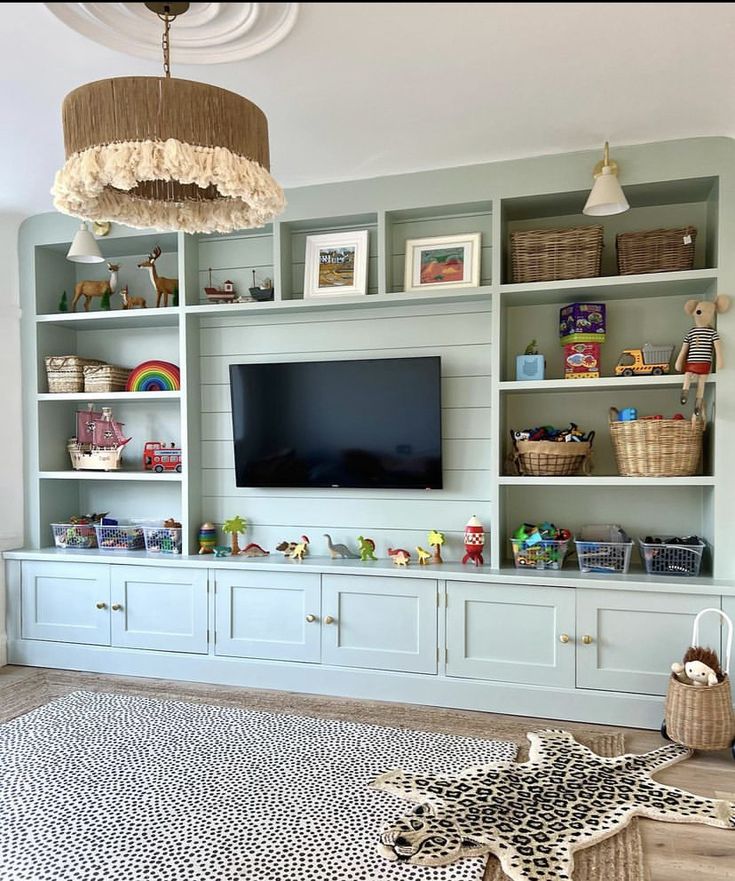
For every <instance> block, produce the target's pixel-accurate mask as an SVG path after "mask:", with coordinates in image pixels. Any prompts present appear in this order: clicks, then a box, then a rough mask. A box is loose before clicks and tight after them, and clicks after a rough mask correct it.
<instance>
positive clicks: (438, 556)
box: [426, 529, 446, 563]
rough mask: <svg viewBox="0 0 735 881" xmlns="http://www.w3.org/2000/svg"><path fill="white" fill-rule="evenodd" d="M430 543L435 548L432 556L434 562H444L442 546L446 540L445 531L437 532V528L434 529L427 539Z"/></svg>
mask: <svg viewBox="0 0 735 881" xmlns="http://www.w3.org/2000/svg"><path fill="white" fill-rule="evenodd" d="M426 540H427V542H428V543H429V545H430V546H431V547H432V548H434V555H433V556H432V558H431V561H432V563H443V562H444V560H442V552H441V547H442V545H443V544H444V542H445V540H446V539H445V538H444V533H443V532H437V531H436V529H432V530H431V532H430V533H429V535H428V538H427V539H426Z"/></svg>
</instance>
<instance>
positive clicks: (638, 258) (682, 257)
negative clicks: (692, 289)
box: [615, 226, 697, 275]
mask: <svg viewBox="0 0 735 881" xmlns="http://www.w3.org/2000/svg"><path fill="white" fill-rule="evenodd" d="M696 240H697V230H696V229H695V228H694V227H693V226H682V227H679V228H678V229H649V230H646V231H644V232H623V233H619V234H618V235H617V236H616V237H615V247H616V249H617V254H618V272H619V273H620V275H636V274H638V273H642V272H678V271H681V270H683V269H691V268H692V267H693V266H694V243H695V242H696Z"/></svg>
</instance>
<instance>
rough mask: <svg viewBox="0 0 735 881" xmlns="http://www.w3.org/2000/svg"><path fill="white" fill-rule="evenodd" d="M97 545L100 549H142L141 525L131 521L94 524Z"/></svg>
mask: <svg viewBox="0 0 735 881" xmlns="http://www.w3.org/2000/svg"><path fill="white" fill-rule="evenodd" d="M95 529H96V530H97V546H98V547H99V549H100V550H101V551H142V550H144V549H145V537H144V535H143V527H142V526H138V525H136V524H131V523H119V524H118V525H117V526H95Z"/></svg>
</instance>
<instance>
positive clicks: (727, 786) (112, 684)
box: [0, 667, 735, 881]
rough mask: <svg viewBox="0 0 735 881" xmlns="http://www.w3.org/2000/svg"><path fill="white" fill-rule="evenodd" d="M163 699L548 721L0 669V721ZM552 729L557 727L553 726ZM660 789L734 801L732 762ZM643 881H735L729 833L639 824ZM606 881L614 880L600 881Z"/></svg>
mask: <svg viewBox="0 0 735 881" xmlns="http://www.w3.org/2000/svg"><path fill="white" fill-rule="evenodd" d="M154 683H155V688H156V691H157V692H160V691H165V692H166V693H167V694H168V695H169V696H170V697H172V698H177V697H180V698H182V699H187V700H201V701H205V702H206V701H207V700H208V699H209V700H210V702H211V703H226V702H227V701H228V697H229V698H232V699H233V700H234V699H235V697H236V698H237V699H238V703H240V704H241V703H242V696H243V694H245V693H247V695H248V696H249V698H251V699H250V700H248V702H247V703H248V705H252V706H257V707H258V708H261V709H262V708H265V707H268V708H272V709H281V710H282V711H283V712H288V711H289V709H292V710H295V709H298V710H299V711H303V709H304V707H305V706H307V705H308V706H309V707H310V708H313V715H326V716H330V717H335V718H350V717H351V716H352V715H358V712H357V711H358V710H359V716H360V721H373V720H374V721H375V722H383V723H384V724H391V722H393V723H395V724H400V725H406V726H409V727H414V728H417V729H426V730H440V731H446V732H453V733H457V734H468V735H469V734H473V733H474V734H476V735H478V736H480V735H482V734H483V732H484V733H485V734H487V732H488V731H492V732H493V736H498V734H500V733H502V731H503V730H508V731H511V730H516V731H517V730H518V728H526V729H527V730H529V731H530V730H534V729H537V728H539V727H548V724H549V723H548V721H545V720H542V719H531V718H523V717H520V716H497V715H492V714H488V713H476V712H465V711H462V710H443V709H438V708H433V707H424V706H411V705H405V704H404V705H398V704H387V703H379V702H376V701H353V700H348V699H335V698H323V697H317V696H313V697H311V696H303V695H291V694H288V693H286V692H266V691H258V690H255V689H240V688H236V687H225V686H207V685H197V684H189V683H180V682H162V681H161V680H147V679H146V680H144V679H139V680H133V679H130V678H128V677H115V676H97V675H96V674H88V673H71V672H67V671H50V670H49V671H44V670H40V669H37V668H31V667H3V668H0V722H1V721H4V720H6V719H7V718H12V716H13V715H18V713H19V712H27V711H28V710H30V709H32V708H33V707H35V706H40V705H41V704H43V703H46V702H47V701H48V700H50V699H52V698H53V697H55V696H57V695H58V694H63V693H67V692H69V691H74V690H84V689H86V690H100V689H101V688H104V690H107V691H115V690H116V686H117V690H125V691H135V690H140V691H141V692H145V691H150V690H151V688H152V687H154ZM553 725H554V727H559V723H558V722H554V723H553ZM564 727H565V728H567V729H568V730H570V731H579V732H586V733H589V732H591V731H592V732H597V731H599V732H600V733H601V734H602V733H605V732H609V731H612V730H616V729H611V728H610V727H606V726H602V725H599V726H595V725H588V724H585V725H580V724H576V723H571V722H570V723H564ZM624 732H625V743H626V748H627V751H629V752H645V751H646V750H649V749H654V748H656V747H657V746H660V745H661V743H662V741H661V738H660V736H659V734H658V733H657V732H653V731H641V730H638V729H624ZM656 779H657V780H659V781H660V782H662V783H668V784H670V785H672V786H680V787H682V788H683V789H687V790H689V791H691V792H696V793H699V794H700V795H706V796H714V797H717V798H725V799H729V800H731V801H734V802H735V761H733V758H732V756H731V754H730V753H729V752H721V753H702V754H698V755H696V756H695V757H694V758H692V759H689V760H687V761H684V762H681V763H680V764H678V765H675V766H673V767H672V768H668V769H666V770H664V771H662V772H661V773H660V774H658V775H657V776H656ZM641 831H642V837H643V846H644V851H645V860H646V871H647V873H648V875H647V881H735V830H733V831H726V830H722V829H713V828H710V827H707V826H695V825H679V824H671V823H655V822H653V821H650V820H643V821H641ZM599 881H613V879H603V878H601V879H599Z"/></svg>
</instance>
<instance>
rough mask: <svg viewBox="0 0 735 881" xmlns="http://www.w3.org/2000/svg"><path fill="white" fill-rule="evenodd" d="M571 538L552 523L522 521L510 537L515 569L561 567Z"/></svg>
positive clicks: (564, 530)
mask: <svg viewBox="0 0 735 881" xmlns="http://www.w3.org/2000/svg"><path fill="white" fill-rule="evenodd" d="M571 538H572V534H571V532H569V530H568V529H557V527H556V526H554V524H553V523H540V524H538V526H537V525H535V524H533V523H522V524H521V525H520V526H519V527H518V529H516V531H515V532H514V533H513V536H512V538H511V539H510V543H511V546H512V548H513V560H514V562H515V567H516V569H561V568H562V566H563V565H564V559H565V557H566V555H567V551H568V549H569V542H570V540H571Z"/></svg>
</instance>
